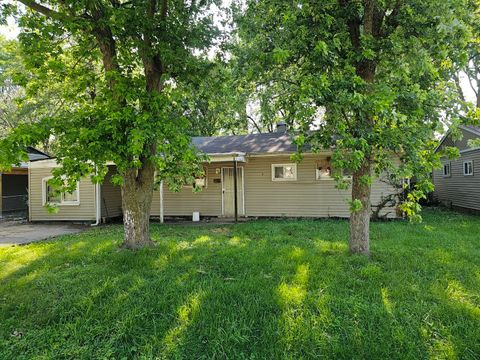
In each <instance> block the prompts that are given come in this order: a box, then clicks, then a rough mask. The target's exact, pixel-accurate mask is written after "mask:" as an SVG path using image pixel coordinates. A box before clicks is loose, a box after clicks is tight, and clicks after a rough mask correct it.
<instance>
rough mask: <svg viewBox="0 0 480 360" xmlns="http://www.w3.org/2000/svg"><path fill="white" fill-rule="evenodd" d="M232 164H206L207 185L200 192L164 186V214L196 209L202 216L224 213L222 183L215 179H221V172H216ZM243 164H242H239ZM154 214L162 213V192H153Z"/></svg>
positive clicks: (178, 214)
mask: <svg viewBox="0 0 480 360" xmlns="http://www.w3.org/2000/svg"><path fill="white" fill-rule="evenodd" d="M225 166H232V164H227V163H215V164H208V165H206V168H207V187H206V188H204V189H203V190H202V191H200V192H196V193H195V192H193V191H192V189H191V188H183V189H182V190H181V191H180V192H173V191H171V190H169V189H168V186H165V187H164V192H163V204H164V205H163V208H164V216H189V215H192V212H194V211H200V214H201V215H202V216H221V215H222V184H221V183H216V182H215V181H214V179H221V176H222V175H221V173H219V174H216V169H221V168H222V167H225ZM239 166H242V165H239ZM151 215H152V216H159V215H160V192H159V191H158V190H156V191H154V192H153V199H152V209H151Z"/></svg>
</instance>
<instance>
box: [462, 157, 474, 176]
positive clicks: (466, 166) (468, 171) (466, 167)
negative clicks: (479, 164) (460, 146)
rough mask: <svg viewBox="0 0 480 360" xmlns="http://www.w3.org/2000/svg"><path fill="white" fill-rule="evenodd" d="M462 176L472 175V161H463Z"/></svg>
mask: <svg viewBox="0 0 480 360" xmlns="http://www.w3.org/2000/svg"><path fill="white" fill-rule="evenodd" d="M463 175H473V161H472V160H470V161H465V162H464V163H463Z"/></svg>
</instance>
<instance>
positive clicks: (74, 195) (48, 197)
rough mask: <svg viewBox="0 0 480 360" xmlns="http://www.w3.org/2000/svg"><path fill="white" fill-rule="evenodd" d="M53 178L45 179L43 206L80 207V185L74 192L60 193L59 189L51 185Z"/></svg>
mask: <svg viewBox="0 0 480 360" xmlns="http://www.w3.org/2000/svg"><path fill="white" fill-rule="evenodd" d="M52 178H53V176H49V177H46V178H43V186H42V195H43V205H47V204H48V205H80V192H79V183H78V181H77V186H76V188H75V190H73V191H72V192H60V191H59V190H58V187H56V186H55V185H53V184H51V183H50V180H51V179H52Z"/></svg>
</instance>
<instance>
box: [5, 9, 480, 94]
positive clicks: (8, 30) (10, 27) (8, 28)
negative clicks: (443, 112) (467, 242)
mask: <svg viewBox="0 0 480 360" xmlns="http://www.w3.org/2000/svg"><path fill="white" fill-rule="evenodd" d="M227 1H229V0H227ZM19 32H20V29H19V28H18V26H17V25H16V24H15V20H14V19H13V18H11V17H10V18H8V19H7V25H0V34H1V35H3V36H5V37H6V38H7V39H15V38H16V37H17V36H18V34H19ZM461 86H462V89H463V91H464V93H465V97H466V98H467V100H469V101H472V102H474V101H475V94H474V92H473V90H472V89H471V87H470V85H469V84H468V81H467V78H466V76H461Z"/></svg>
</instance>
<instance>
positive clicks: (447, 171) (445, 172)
mask: <svg viewBox="0 0 480 360" xmlns="http://www.w3.org/2000/svg"><path fill="white" fill-rule="evenodd" d="M451 170H452V169H451V165H450V163H448V164H443V176H445V177H447V176H450V175H451Z"/></svg>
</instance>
